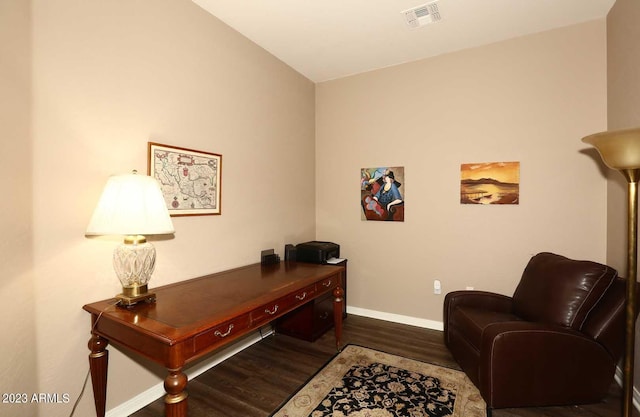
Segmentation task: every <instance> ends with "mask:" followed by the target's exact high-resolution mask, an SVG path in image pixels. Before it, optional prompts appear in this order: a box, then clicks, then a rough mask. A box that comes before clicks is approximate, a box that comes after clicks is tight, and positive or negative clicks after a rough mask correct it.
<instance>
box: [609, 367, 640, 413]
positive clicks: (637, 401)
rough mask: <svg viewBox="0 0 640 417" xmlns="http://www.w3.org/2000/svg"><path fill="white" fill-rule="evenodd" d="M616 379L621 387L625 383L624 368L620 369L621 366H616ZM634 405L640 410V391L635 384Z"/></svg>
mask: <svg viewBox="0 0 640 417" xmlns="http://www.w3.org/2000/svg"><path fill="white" fill-rule="evenodd" d="M614 379H615V380H616V382H617V383H618V385H620V386H621V387H622V386H623V385H624V382H623V381H624V372H623V371H622V369H620V367H619V366H616V374H615V376H614ZM632 397H633V407H634V408H635V409H636V410H638V411H640V392H638V389H637V388H636V387H635V386H634V387H633V395H632Z"/></svg>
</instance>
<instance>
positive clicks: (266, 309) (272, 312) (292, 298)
mask: <svg viewBox="0 0 640 417" xmlns="http://www.w3.org/2000/svg"><path fill="white" fill-rule="evenodd" d="M315 295H316V286H315V285H309V286H308V287H306V288H303V289H301V290H300V291H297V292H295V293H294V294H290V295H288V296H286V297H282V298H280V299H279V300H277V301H275V302H273V303H270V304H267V305H264V306H262V307H260V308H257V309H255V310H253V311H252V312H251V325H252V326H255V325H258V324H260V323H267V322H269V321H271V320H273V319H274V318H275V317H279V316H281V315H283V314H284V313H286V312H287V311H290V310H292V309H294V308H295V307H297V306H299V305H302V304H304V303H306V302H308V301H309V299H311V298H313V297H314V296H315Z"/></svg>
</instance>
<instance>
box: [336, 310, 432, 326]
mask: <svg viewBox="0 0 640 417" xmlns="http://www.w3.org/2000/svg"><path fill="white" fill-rule="evenodd" d="M347 313H349V314H353V315H356V316H364V317H370V318H372V319H379V320H385V321H391V322H394V323H400V324H408V325H410V326H417V327H424V328H425V329H431V330H440V331H443V330H444V323H443V322H441V321H435V320H427V319H420V318H417V317H411V316H403V315H400V314H393V313H385V312H384V311H376V310H369V309H366V308H360V307H349V306H347Z"/></svg>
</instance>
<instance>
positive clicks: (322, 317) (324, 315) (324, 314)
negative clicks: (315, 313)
mask: <svg viewBox="0 0 640 417" xmlns="http://www.w3.org/2000/svg"><path fill="white" fill-rule="evenodd" d="M327 317H329V313H327V312H326V311H325V312H324V313H322V314H320V320H326V319H327Z"/></svg>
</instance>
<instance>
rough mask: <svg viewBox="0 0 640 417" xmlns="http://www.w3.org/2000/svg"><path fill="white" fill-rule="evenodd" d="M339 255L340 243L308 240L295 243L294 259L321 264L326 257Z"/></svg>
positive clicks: (324, 261) (325, 260)
mask: <svg viewBox="0 0 640 417" xmlns="http://www.w3.org/2000/svg"><path fill="white" fill-rule="evenodd" d="M339 257H340V245H338V244H336V243H332V242H320V241H317V240H312V241H310V242H304V243H299V244H297V245H296V261H298V262H309V263H314V264H323V263H326V262H327V259H331V258H339Z"/></svg>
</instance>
